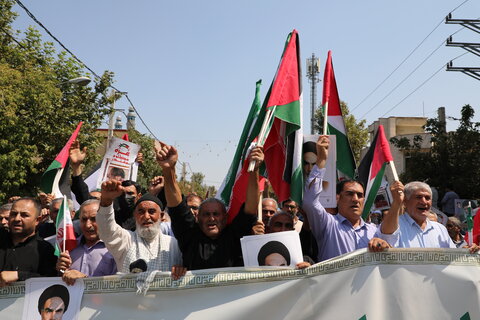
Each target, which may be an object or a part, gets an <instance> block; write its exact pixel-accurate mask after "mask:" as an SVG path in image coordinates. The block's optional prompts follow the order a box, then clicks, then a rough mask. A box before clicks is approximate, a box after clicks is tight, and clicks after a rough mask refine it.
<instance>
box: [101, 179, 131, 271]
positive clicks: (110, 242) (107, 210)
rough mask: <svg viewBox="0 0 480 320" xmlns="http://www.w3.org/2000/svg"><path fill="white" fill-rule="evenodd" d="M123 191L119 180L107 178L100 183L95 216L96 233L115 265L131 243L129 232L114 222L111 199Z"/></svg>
mask: <svg viewBox="0 0 480 320" xmlns="http://www.w3.org/2000/svg"><path fill="white" fill-rule="evenodd" d="M123 192H124V187H122V183H121V182H120V181H117V180H109V181H105V182H104V183H102V195H101V198H100V208H99V209H98V213H97V216H96V221H97V226H98V235H99V237H100V239H101V240H102V241H103V242H105V245H106V247H107V249H108V251H109V252H110V253H111V254H112V256H113V257H114V258H115V261H116V262H117V265H118V262H119V261H121V260H122V255H124V254H125V253H126V249H127V248H129V247H130V244H131V237H130V232H129V231H127V230H125V229H123V228H122V227H120V226H119V225H118V224H117V223H116V222H115V213H114V211H113V200H114V199H115V198H116V197H119V196H120V195H121V194H123Z"/></svg>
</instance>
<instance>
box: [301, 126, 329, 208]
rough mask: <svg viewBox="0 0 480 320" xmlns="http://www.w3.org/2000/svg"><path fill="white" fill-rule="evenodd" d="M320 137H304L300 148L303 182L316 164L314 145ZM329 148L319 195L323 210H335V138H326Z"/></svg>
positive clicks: (315, 148) (316, 135)
mask: <svg viewBox="0 0 480 320" xmlns="http://www.w3.org/2000/svg"><path fill="white" fill-rule="evenodd" d="M319 136H320V135H318V134H315V135H304V136H303V148H302V169H303V177H304V179H303V181H306V180H307V177H308V174H309V173H310V171H311V170H312V168H313V165H314V164H315V163H316V162H317V147H316V143H317V140H318V137H319ZM328 137H329V139H330V146H329V147H328V159H327V165H326V171H325V176H324V177H323V183H322V188H323V190H322V192H321V193H320V197H319V199H320V203H321V204H322V206H323V207H324V208H336V207H337V198H336V186H337V147H336V146H337V140H336V136H334V135H330V136H328Z"/></svg>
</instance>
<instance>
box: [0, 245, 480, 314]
mask: <svg viewBox="0 0 480 320" xmlns="http://www.w3.org/2000/svg"><path fill="white" fill-rule="evenodd" d="M479 266H480V256H479V255H476V254H475V255H471V254H468V253H467V251H466V250H464V249H435V250H431V249H430V250H428V249H423V250H422V249H415V250H414V249H391V250H388V251H387V252H382V253H369V252H366V250H365V249H363V250H359V251H356V252H353V253H351V254H347V255H343V256H340V257H337V258H334V259H331V260H327V261H324V262H322V263H319V264H316V265H314V266H312V267H310V268H308V269H304V270H292V269H284V270H279V269H275V270H272V269H268V268H267V267H265V268H258V269H255V270H251V269H250V270H248V271H247V270H245V269H243V268H232V269H212V270H199V271H194V272H191V273H190V272H189V273H187V275H186V276H185V277H183V278H182V279H181V280H178V281H173V280H172V279H171V278H170V277H169V275H168V273H162V274H160V275H158V276H157V278H155V280H154V282H153V283H152V285H151V287H150V290H149V291H148V293H147V295H146V296H139V295H136V294H135V291H136V285H135V277H134V275H128V276H124V277H119V276H110V277H103V278H86V279H85V280H84V283H85V291H84V295H83V299H82V304H81V310H80V317H79V319H238V320H244V319H354V320H357V319H368V320H374V319H379V320H384V319H422V320H423V319H480V296H479V292H480V290H479V289H480V285H479V281H478V279H480V268H479ZM24 293H25V287H24V284H23V283H16V284H13V285H11V286H7V287H4V288H1V289H0V310H1V311H0V319H2V320H6V319H19V317H20V314H21V313H22V310H23V303H24Z"/></svg>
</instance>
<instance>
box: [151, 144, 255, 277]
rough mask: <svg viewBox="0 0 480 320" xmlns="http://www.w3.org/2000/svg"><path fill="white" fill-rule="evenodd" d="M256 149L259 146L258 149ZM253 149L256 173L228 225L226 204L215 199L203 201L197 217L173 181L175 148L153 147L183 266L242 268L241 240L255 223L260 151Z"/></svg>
mask: <svg viewBox="0 0 480 320" xmlns="http://www.w3.org/2000/svg"><path fill="white" fill-rule="evenodd" d="M257 148H258V147H257ZM259 150H260V149H253V151H252V152H251V155H250V159H252V160H255V161H256V162H257V165H256V167H255V170H254V171H253V172H252V173H251V174H250V175H249V181H248V183H249V188H248V192H247V199H246V202H245V205H244V207H243V208H242V209H240V212H239V213H238V214H237V216H236V217H235V219H234V220H233V221H232V223H231V224H230V225H227V212H226V209H225V205H224V204H223V202H221V201H220V200H218V199H214V198H209V199H207V200H205V201H204V202H203V203H202V204H201V205H200V209H199V213H198V216H197V219H198V223H197V222H195V217H194V216H193V215H192V214H191V211H190V208H189V207H188V206H187V205H186V202H185V200H182V194H181V192H180V188H179V186H178V184H177V181H176V178H175V164H176V162H177V159H178V153H177V150H176V149H175V147H172V146H168V145H165V144H162V145H161V146H160V147H158V146H156V150H155V151H156V157H157V162H158V164H159V165H160V166H161V167H162V169H163V176H164V178H165V186H164V190H165V196H166V199H167V205H168V207H169V208H168V212H169V214H170V218H171V220H172V229H173V233H174V234H175V238H176V239H177V240H178V244H179V247H180V250H181V251H182V254H183V265H184V266H185V267H187V269H189V270H198V269H208V268H223V267H234V266H243V259H242V250H241V247H240V238H241V237H243V236H245V235H249V234H251V228H252V226H253V225H254V224H255V222H256V220H257V211H258V206H257V205H256V204H257V202H258V196H259V191H258V177H259V174H258V167H259V164H260V163H261V161H263V152H261V151H259Z"/></svg>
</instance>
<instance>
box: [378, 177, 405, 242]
mask: <svg viewBox="0 0 480 320" xmlns="http://www.w3.org/2000/svg"><path fill="white" fill-rule="evenodd" d="M403 189H404V186H403V184H402V183H401V182H400V181H395V182H394V183H393V184H392V185H391V186H390V191H391V193H392V197H393V202H392V206H391V207H390V210H388V214H387V215H385V216H384V217H383V220H382V225H381V227H380V231H381V232H382V233H383V234H392V233H394V232H395V231H396V230H397V229H398V218H399V216H400V213H401V211H402V204H403V199H404V197H405V194H404V192H403Z"/></svg>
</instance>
